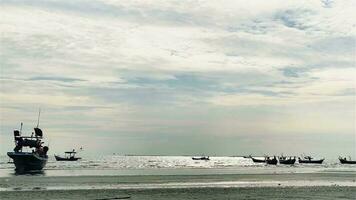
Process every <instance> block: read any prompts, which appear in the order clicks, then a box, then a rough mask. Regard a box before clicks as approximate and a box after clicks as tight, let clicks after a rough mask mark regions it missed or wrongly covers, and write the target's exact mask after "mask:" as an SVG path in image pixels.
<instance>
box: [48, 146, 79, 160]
mask: <svg viewBox="0 0 356 200" xmlns="http://www.w3.org/2000/svg"><path fill="white" fill-rule="evenodd" d="M76 153H77V152H76V151H75V150H74V149H73V151H66V152H64V157H61V156H58V155H54V157H55V158H56V160H57V161H77V160H79V159H82V158H80V157H75V154H76Z"/></svg>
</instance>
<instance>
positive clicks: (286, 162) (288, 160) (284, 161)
mask: <svg viewBox="0 0 356 200" xmlns="http://www.w3.org/2000/svg"><path fill="white" fill-rule="evenodd" d="M295 160H296V159H295V157H294V158H292V157H290V158H286V157H283V156H282V157H279V164H284V165H293V164H294V163H295Z"/></svg>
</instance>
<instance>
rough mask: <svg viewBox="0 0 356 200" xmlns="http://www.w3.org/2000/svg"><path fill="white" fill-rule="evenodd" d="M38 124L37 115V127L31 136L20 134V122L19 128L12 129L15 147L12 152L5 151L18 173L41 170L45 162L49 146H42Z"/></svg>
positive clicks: (41, 136)
mask: <svg viewBox="0 0 356 200" xmlns="http://www.w3.org/2000/svg"><path fill="white" fill-rule="evenodd" d="M38 125H39V115H38V122H37V127H36V128H34V133H32V135H31V136H22V135H21V134H22V123H21V129H20V131H19V130H14V139H15V148H14V151H13V152H7V155H8V156H9V157H10V158H11V159H12V160H13V163H14V164H15V167H16V168H15V171H16V172H18V173H23V172H28V171H39V170H42V169H43V168H44V167H45V166H46V163H47V160H48V156H47V152H48V150H49V148H48V147H47V146H42V144H43V142H42V138H43V132H42V130H41V129H40V128H38ZM23 147H28V148H31V149H32V151H31V152H24V151H23Z"/></svg>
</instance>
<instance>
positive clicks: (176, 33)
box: [0, 0, 356, 157]
mask: <svg viewBox="0 0 356 200" xmlns="http://www.w3.org/2000/svg"><path fill="white" fill-rule="evenodd" d="M0 5H1V6H0V32H1V37H0V119H1V124H0V127H1V129H0V151H1V153H0V154H2V155H3V154H5V152H7V151H11V150H12V148H13V138H12V136H13V133H12V131H13V129H18V128H19V126H20V123H21V122H23V123H24V127H23V132H24V133H28V134H30V133H31V131H32V128H33V127H35V126H36V123H37V115H38V109H39V108H41V119H40V127H41V128H42V129H43V131H44V133H45V137H46V138H45V142H46V144H49V146H50V154H52V153H60V152H64V151H66V150H70V149H72V148H79V147H80V146H83V148H84V153H86V154H88V155H89V154H95V155H101V154H112V153H117V154H144V155H151V154H155V155H156V154H159V155H199V154H206V155H248V154H255V155H256V154H258V155H263V154H270V155H271V154H280V153H284V154H291V155H300V154H301V153H306V154H312V155H318V156H326V157H328V156H329V157H336V156H338V155H345V156H346V155H351V156H356V131H355V122H356V117H355V112H356V107H355V83H356V73H355V72H356V70H355V69H356V68H355V57H356V53H355V52H356V51H355V48H356V47H355V46H356V39H355V38H356V37H355V33H356V32H355V30H356V29H355V27H356V21H355V19H356V14H355V9H356V2H355V1H352V0H345V1H342V0H340V1H331V0H330V1H328V0H322V1H310V0H308V1H303V0H300V1H286V0H269V1H263V0H261V1H258V0H255V1H242V0H211V1H200V0H175V1H174V0H169V1H166V0H162V1H160V0H155V1H151V0H146V1H136V0H121V1H114V0H71V1H63V0H0Z"/></svg>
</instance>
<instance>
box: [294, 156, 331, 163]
mask: <svg viewBox="0 0 356 200" xmlns="http://www.w3.org/2000/svg"><path fill="white" fill-rule="evenodd" d="M324 160H325V159H324V158H323V159H319V160H315V159H313V158H312V157H311V156H304V159H302V158H300V157H298V162H299V163H302V164H322V163H323V161H324Z"/></svg>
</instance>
